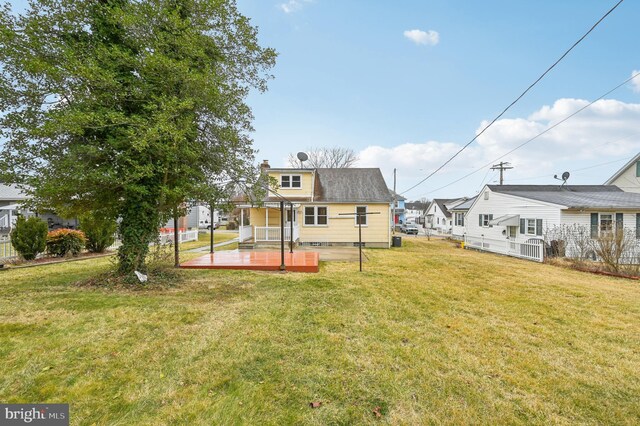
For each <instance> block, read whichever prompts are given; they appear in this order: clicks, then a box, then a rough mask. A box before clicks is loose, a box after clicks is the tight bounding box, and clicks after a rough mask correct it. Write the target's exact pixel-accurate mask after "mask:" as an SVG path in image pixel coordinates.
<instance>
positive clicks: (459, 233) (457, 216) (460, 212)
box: [449, 197, 476, 240]
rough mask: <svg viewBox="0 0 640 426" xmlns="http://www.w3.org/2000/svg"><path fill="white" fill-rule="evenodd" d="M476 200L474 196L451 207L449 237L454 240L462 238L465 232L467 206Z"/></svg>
mask: <svg viewBox="0 0 640 426" xmlns="http://www.w3.org/2000/svg"><path fill="white" fill-rule="evenodd" d="M475 200H476V197H473V198H470V199H468V200H467V201H464V202H462V203H460V204H457V205H456V206H454V207H452V208H451V209H450V210H449V211H450V212H451V222H452V226H451V237H452V238H454V239H456V240H464V236H465V234H466V233H467V226H466V225H467V224H466V222H465V220H466V215H467V212H468V211H469V208H470V207H471V205H472V204H473V202H474V201H475Z"/></svg>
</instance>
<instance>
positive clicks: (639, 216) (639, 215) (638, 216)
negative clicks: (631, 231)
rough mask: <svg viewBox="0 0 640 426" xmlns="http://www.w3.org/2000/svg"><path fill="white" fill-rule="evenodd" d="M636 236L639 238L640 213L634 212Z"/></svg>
mask: <svg viewBox="0 0 640 426" xmlns="http://www.w3.org/2000/svg"><path fill="white" fill-rule="evenodd" d="M636 238H640V213H636Z"/></svg>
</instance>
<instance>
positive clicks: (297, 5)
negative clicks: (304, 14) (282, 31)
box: [278, 0, 313, 13]
mask: <svg viewBox="0 0 640 426" xmlns="http://www.w3.org/2000/svg"><path fill="white" fill-rule="evenodd" d="M312 2H313V0H289V1H288V2H286V3H280V4H279V5H278V7H279V8H280V9H282V11H283V12H284V13H293V12H295V11H296V10H300V9H302V6H303V5H304V4H305V3H312Z"/></svg>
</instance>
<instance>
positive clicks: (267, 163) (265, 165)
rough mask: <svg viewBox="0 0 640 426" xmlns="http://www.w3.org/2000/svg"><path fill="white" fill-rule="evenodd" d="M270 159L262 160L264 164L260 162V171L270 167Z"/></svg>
mask: <svg viewBox="0 0 640 426" xmlns="http://www.w3.org/2000/svg"><path fill="white" fill-rule="evenodd" d="M270 168H271V166H270V165H269V160H262V164H260V171H261V172H265V171H267V170H268V169H270Z"/></svg>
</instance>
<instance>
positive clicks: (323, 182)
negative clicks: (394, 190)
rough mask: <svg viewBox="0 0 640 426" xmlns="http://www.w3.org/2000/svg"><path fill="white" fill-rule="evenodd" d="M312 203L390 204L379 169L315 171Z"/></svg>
mask: <svg viewBox="0 0 640 426" xmlns="http://www.w3.org/2000/svg"><path fill="white" fill-rule="evenodd" d="M314 201H319V202H327V203H349V202H354V203H367V202H368V203H391V202H393V197H392V196H391V194H390V193H389V188H387V184H386V182H385V181H384V178H383V177H382V172H380V169H377V168H375V169H374V168H371V169H355V168H354V169H352V168H345V169H316V181H315V194H314Z"/></svg>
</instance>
